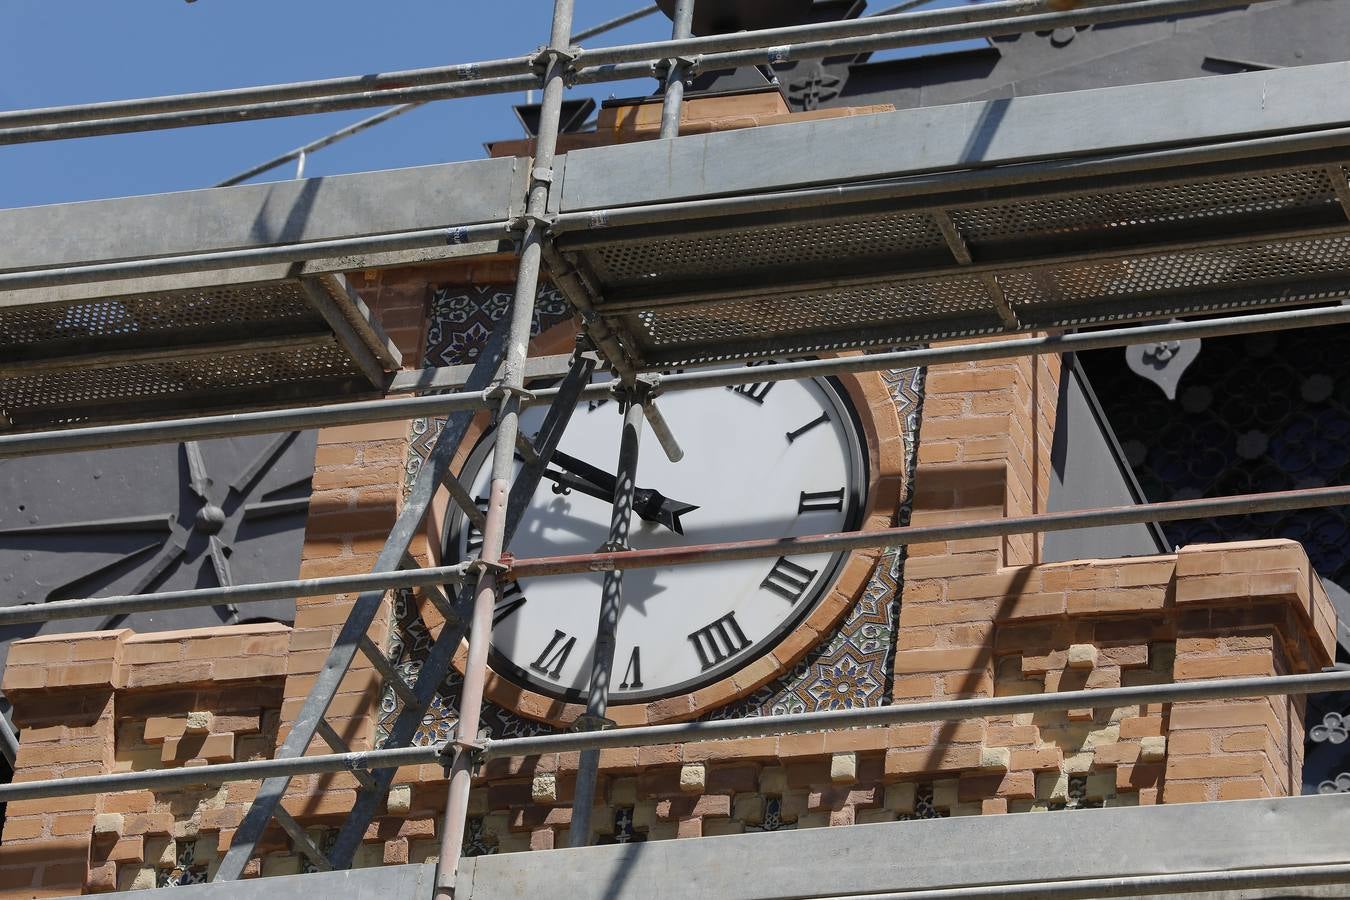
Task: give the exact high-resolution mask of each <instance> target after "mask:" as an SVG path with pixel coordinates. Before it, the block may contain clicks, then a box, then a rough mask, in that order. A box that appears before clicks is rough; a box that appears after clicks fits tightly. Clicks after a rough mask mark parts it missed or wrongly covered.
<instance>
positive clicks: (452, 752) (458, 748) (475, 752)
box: [440, 736, 487, 778]
mask: <svg viewBox="0 0 1350 900" xmlns="http://www.w3.org/2000/svg"><path fill="white" fill-rule="evenodd" d="M486 750H487V745H486V744H484V743H482V742H481V741H466V740H463V739H461V738H460V737H458V736H455V737H452V738H450V740H448V741H446V742H445V743H444V744H442V745H441V749H440V757H441V769H442V770H443V771H444V772H445V776H446V777H447V778H449V777H450V769H451V767H452V766H454V764H455V759H456V758H457V757H458V756H459V754H460V753H466V754H468V756H469V764H470V765H471V766H472V767H473V768H475V769H477V768H478V767H479V766H480V765H481V764H482V759H483V753H484V751H486Z"/></svg>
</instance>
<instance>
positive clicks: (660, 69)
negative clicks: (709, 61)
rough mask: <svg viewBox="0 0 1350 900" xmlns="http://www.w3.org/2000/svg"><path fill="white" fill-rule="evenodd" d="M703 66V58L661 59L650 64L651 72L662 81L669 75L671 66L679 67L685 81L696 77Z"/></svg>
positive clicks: (676, 57)
mask: <svg viewBox="0 0 1350 900" xmlns="http://www.w3.org/2000/svg"><path fill="white" fill-rule="evenodd" d="M702 65H703V56H702V55H696V56H675V57H671V58H670V59H662V60H658V61H657V62H655V63H653V64H652V72H653V74H655V75H656V77H657V78H660V79H662V80H664V79H665V78H666V77H667V76H668V75H669V74H670V70H671V67H672V66H679V68H680V71H681V73H683V75H684V76H685V80H687V79H688V78H690V77H692V76H694V75H697V74H698V73H699V69H700V68H701V67H702Z"/></svg>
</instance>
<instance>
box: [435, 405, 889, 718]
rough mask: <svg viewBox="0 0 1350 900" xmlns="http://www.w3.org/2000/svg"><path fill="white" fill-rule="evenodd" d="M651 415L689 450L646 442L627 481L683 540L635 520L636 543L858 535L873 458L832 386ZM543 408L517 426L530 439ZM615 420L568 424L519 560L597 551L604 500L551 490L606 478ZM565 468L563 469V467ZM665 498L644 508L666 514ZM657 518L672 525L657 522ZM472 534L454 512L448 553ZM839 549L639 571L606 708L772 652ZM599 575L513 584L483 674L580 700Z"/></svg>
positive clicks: (827, 576)
mask: <svg viewBox="0 0 1350 900" xmlns="http://www.w3.org/2000/svg"><path fill="white" fill-rule="evenodd" d="M659 402H660V405H661V411H662V412H663V413H664V414H665V417H666V419H667V420H668V421H669V422H670V424H671V428H672V429H673V431H674V433H675V434H676V436H677V437H678V439H679V441H680V445H681V446H682V447H683V448H684V451H685V457H684V459H683V460H682V461H680V462H679V463H671V462H670V461H669V460H667V459H666V457H665V454H664V453H662V451H661V448H660V447H659V445H658V444H657V443H656V441H655V439H654V438H653V437H652V436H651V435H650V434H648V435H645V436H644V439H643V447H642V453H641V454H640V458H639V463H638V477H637V487H638V490H639V492H641V491H643V490H649V491H655V492H659V493H660V494H661V495H664V497H665V498H667V502H666V503H665V505H664V510H665V511H666V512H675V511H679V510H680V509H681V504H685V505H688V506H693V507H697V508H695V509H691V510H688V511H686V512H683V513H681V514H680V515H679V525H680V526H681V528H682V530H683V534H679V533H677V532H676V531H674V530H672V528H670V527H669V525H668V524H662V522H661V521H647V520H644V519H643V518H641V517H639V516H638V515H634V517H633V526H632V531H631V533H630V536H629V543H630V545H631V546H632V547H634V548H635V549H645V548H657V547H676V546H683V545H688V544H704V543H716V542H722V541H744V540H755V539H766V538H784V537H791V536H794V535H803V534H816V533H821V532H831V531H841V530H846V529H848V528H851V527H854V526H855V525H856V523H857V521H858V518H859V515H860V513H859V511H860V510H861V509H862V507H863V502H864V499H865V498H864V496H863V494H864V493H865V490H866V484H867V464H866V461H865V459H864V458H863V450H862V444H861V442H860V440H859V438H858V428H857V425H856V424H855V420H854V416H853V413H852V410H851V408H850V407H849V405H848V403H847V401H846V400H845V399H844V396H843V393H842V391H841V390H840V389H839V388H838V387H837V386H836V385H835V384H834V383H832V382H829V381H826V380H810V381H780V382H766V383H761V384H754V385H743V386H740V387H737V388H734V389H732V388H726V389H720V388H719V389H713V390H706V391H684V392H678V393H671V394H666V395H663V396H662V397H661V399H660V401H659ZM544 414H545V410H544V408H542V407H533V408H531V409H529V410H527V411H526V412H525V413H524V414H523V416H522V419H521V429H522V432H523V433H525V434H533V433H534V432H535V431H537V430H538V428H539V427H540V424H541V423H542V421H543V418H544ZM620 426H621V417H620V415H619V412H618V404H617V403H615V402H613V401H608V402H606V401H601V402H598V403H597V402H588V403H582V404H581V405H580V406H579V407H578V409H577V411H576V413H575V414H574V415H573V417H572V422H571V424H570V425H569V426H568V428H567V431H566V433H565V436H564V437H563V439H562V442H561V443H560V444H559V447H558V450H559V451H560V454H559V456H557V457H555V464H554V465H551V466H550V468H551V469H552V470H553V471H554V472H555V473H557V474H556V475H555V477H554V480H548V479H546V480H543V481H541V483H540V485H539V488H538V490H536V492H535V494H534V498H533V500H532V502H531V504H530V508H529V509H528V510H527V511H526V513H525V516H524V518H523V519H522V521H521V524H520V527H519V528H518V529H517V531H516V534H515V538H514V539H513V540H512V542H511V546H510V551H511V552H512V553H513V554H514V555H515V556H516V557H517V558H520V559H525V558H530V557H536V556H555V555H560V554H572V553H591V552H594V551H596V550H599V549H600V548H601V545H602V544H604V542H605V540H606V538H607V537H608V533H609V522H610V513H611V504H610V503H609V502H608V500H605V499H600V498H598V497H594V496H589V495H587V494H586V493H584V492H583V491H581V490H578V489H575V488H574V489H572V490H570V492H568V493H565V494H564V493H560V491H561V489H562V487H561V485H559V484H558V482H559V481H565V480H566V478H567V474H568V472H567V471H566V470H570V473H571V474H573V475H575V474H577V473H578V472H582V473H584V472H586V471H587V470H586V468H585V467H586V465H587V464H589V466H593V467H595V468H596V469H599V470H601V471H602V472H603V473H606V474H608V475H609V476H611V477H612V474H613V472H614V469H615V466H616V464H617V460H618V447H619V432H620ZM490 443H491V441H490V435H489V436H487V437H485V438H484V440H483V442H482V443H480V445H479V446H478V448H477V449H476V450H475V452H474V453H473V454H472V455H471V456H470V458H469V460H468V463H467V465H466V467H465V473H466V479H465V480H466V482H467V483H468V484H469V485H470V486H471V488H470V489H471V490H472V492H473V494H474V496H475V497H479V498H481V497H484V496H486V494H487V490H488V480H489V471H488V470H489V466H488V465H487V464H486V463H487V459H488V455H489V453H488V451H489V449H490ZM559 460H562V462H561V463H559ZM658 506H660V498H656V499H655V500H653V501H652V502H651V504H650V505H649V507H648V513H649V516H650V518H653V519H658V520H659V519H661V518H662V516H661V515H659V514H658V513H659V510H658V509H657V507H658ZM666 521H667V523H668V522H669V521H670V520H669V517H666ZM481 540H482V537H481V535H480V534H478V533H477V530H476V529H474V528H473V527H472V526H471V525H468V524H467V522H466V520H465V518H464V517H463V516H462V515H458V514H455V515H452V518H451V523H450V530H449V538H448V541H447V545H448V546H447V549H448V550H449V553H448V554H447V555H448V556H450V557H452V558H460V559H462V558H468V557H473V556H476V555H477V553H478V548H479V546H480V545H481ZM843 555H844V554H830V553H820V554H811V555H799V556H792V557H787V558H781V559H776V560H775V559H753V560H742V561H736V562H721V563H711V564H700V565H691V566H680V567H672V568H663V569H635V570H632V571H629V572H626V573H625V574H624V578H623V601H622V604H621V607H620V613H619V623H618V630H617V633H616V638H617V643H616V649H615V658H614V668H613V673H612V677H611V679H610V691H611V699H612V702H614V703H625V702H634V701H646V700H652V699H656V698H660V697H664V696H670V695H673V694H678V693H685V692H688V691H690V690H692V689H694V688H696V687H698V686H700V685H702V684H707V683H710V682H712V681H715V680H717V679H720V678H722V677H725V676H726V675H728V674H729V673H731V672H732V671H734V670H736V669H739V668H741V667H742V666H744V665H746V664H747V663H749V662H751V661H753V660H754V659H756V658H758V657H759V656H761V655H762V654H763V653H765V652H767V651H768V650H770V649H771V648H772V647H773V646H774V644H775V643H776V642H777V639H778V638H780V637H781V636H782V635H783V634H784V633H785V631H786V630H787V629H789V628H791V627H792V626H793V625H794V624H796V623H797V622H798V621H800V620H801V618H802V617H803V616H804V615H805V614H806V613H808V612H809V611H810V610H811V608H812V607H814V606H815V604H816V602H817V601H818V600H819V599H820V597H821V596H822V595H823V593H824V592H825V590H826V589H827V588H828V587H829V586H830V584H831V583H832V582H833V581H834V577H835V575H836V574H837V569H838V568H839V565H840V563H841V561H842V558H843ZM602 582H603V576H602V575H599V574H596V575H577V576H563V577H556V578H537V579H533V580H526V581H522V582H520V583H517V584H513V585H510V586H509V589H508V591H507V592H506V593H505V594H504V596H503V597H502V600H501V603H500V604H499V605H498V607H497V611H496V615H495V616H494V622H495V625H494V630H493V635H492V662H493V667H494V668H495V669H496V670H497V671H498V672H499V673H501V674H503V675H506V676H507V677H509V678H511V679H512V680H514V681H516V682H518V683H520V684H522V685H525V686H528V687H530V688H532V689H534V690H537V691H540V692H542V693H545V694H548V695H550V696H553V697H557V698H561V699H564V700H568V701H577V700H581V699H582V698H583V697H584V694H585V691H586V687H587V685H588V683H589V679H590V671H591V663H592V657H593V653H594V646H595V631H596V622H597V619H598V617H599V609H600V594H601V585H602Z"/></svg>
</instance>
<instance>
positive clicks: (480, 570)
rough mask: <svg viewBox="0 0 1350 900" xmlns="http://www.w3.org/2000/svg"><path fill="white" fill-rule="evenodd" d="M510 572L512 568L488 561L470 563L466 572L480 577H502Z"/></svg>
mask: <svg viewBox="0 0 1350 900" xmlns="http://www.w3.org/2000/svg"><path fill="white" fill-rule="evenodd" d="M510 570H511V569H510V567H509V566H507V565H506V564H505V563H502V562H488V561H487V560H486V559H475V560H472V561H471V562H470V563H469V567H468V569H467V570H466V571H469V572H472V573H473V574H474V575H476V576H479V577H482V576H483V575H487V574H488V573H491V574H493V575H497V576H499V577H500V576H502V575H505V574H506V573H507V572H509V571H510Z"/></svg>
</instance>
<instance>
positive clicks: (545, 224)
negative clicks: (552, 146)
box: [506, 169, 558, 231]
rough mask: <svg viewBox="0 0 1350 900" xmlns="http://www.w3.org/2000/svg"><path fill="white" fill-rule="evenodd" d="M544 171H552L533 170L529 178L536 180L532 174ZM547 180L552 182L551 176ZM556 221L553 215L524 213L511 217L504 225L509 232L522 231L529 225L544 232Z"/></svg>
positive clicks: (549, 170)
mask: <svg viewBox="0 0 1350 900" xmlns="http://www.w3.org/2000/svg"><path fill="white" fill-rule="evenodd" d="M544 171H547V172H550V173H552V171H553V170H552V169H547V170H545V169H533V170H531V177H536V178H537V177H538V176H537V175H536V174H534V173H538V172H544ZM548 180H549V181H550V182H551V181H552V180H553V176H552V174H550V175H549V179H548ZM557 221H558V217H557V216H556V215H555V214H553V213H545V214H544V215H542V216H540V215H535V214H534V213H528V212H526V213H521V214H520V215H518V216H512V217H511V219H510V221H508V222H507V223H506V224H507V228H508V229H509V230H511V231H524V230H525V229H526V228H528V227H529V226H531V225H534V226H536V227H539V228H542V229H544V231H549V230H551V229H552V228H553V225H554V223H556V222H557Z"/></svg>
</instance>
